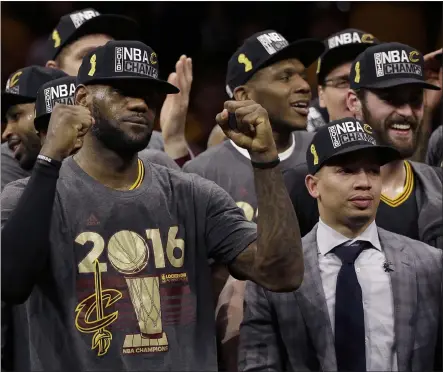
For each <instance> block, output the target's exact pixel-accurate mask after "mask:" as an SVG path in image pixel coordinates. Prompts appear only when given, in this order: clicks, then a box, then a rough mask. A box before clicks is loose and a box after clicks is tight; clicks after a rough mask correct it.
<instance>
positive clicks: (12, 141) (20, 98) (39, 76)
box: [1, 66, 66, 190]
mask: <svg viewBox="0 0 443 372" xmlns="http://www.w3.org/2000/svg"><path fill="white" fill-rule="evenodd" d="M63 76H66V74H65V73H64V72H62V71H60V70H55V69H50V68H45V67H40V66H29V67H25V68H22V69H20V70H18V71H16V72H14V73H13V74H11V76H10V77H9V79H8V80H7V83H6V89H5V90H4V91H3V92H2V96H1V99H2V121H3V120H4V121H5V122H6V127H5V130H4V132H3V133H2V140H3V141H6V142H5V143H3V144H2V145H1V149H2V150H1V163H2V164H1V165H2V167H1V178H2V180H1V189H2V190H3V188H4V187H5V185H7V184H8V183H9V182H12V181H15V180H17V179H20V178H24V177H28V176H29V174H30V170H31V169H32V167H33V166H34V163H35V160H36V159H37V155H38V153H39V151H40V140H39V138H38V135H37V133H36V131H35V128H34V111H35V100H36V97H37V91H38V89H39V88H40V86H41V85H42V84H44V83H46V82H48V81H50V80H53V79H56V78H59V77H63Z"/></svg>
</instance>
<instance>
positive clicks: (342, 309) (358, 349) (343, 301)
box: [333, 241, 371, 372]
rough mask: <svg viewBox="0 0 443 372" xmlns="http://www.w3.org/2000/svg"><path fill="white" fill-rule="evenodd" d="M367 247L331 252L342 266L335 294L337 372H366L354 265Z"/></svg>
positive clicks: (360, 245) (353, 246)
mask: <svg viewBox="0 0 443 372" xmlns="http://www.w3.org/2000/svg"><path fill="white" fill-rule="evenodd" d="M370 246H371V245H370V243H368V242H364V241H357V242H354V243H353V244H351V245H348V246H344V245H340V246H338V247H336V248H334V250H333V252H334V253H335V254H336V255H337V256H338V257H339V258H340V260H341V262H342V266H341V269H340V271H339V273H338V277H337V287H336V290H335V354H336V357H337V367H338V370H339V371H358V372H360V371H366V353H365V322H364V313H363V300H362V292H361V287H360V284H359V283H358V280H357V274H356V273H355V267H354V262H355V260H356V259H357V257H358V255H359V254H360V253H361V252H362V251H363V250H364V249H365V248H368V247H370Z"/></svg>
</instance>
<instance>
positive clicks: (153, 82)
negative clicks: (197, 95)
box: [79, 76, 180, 94]
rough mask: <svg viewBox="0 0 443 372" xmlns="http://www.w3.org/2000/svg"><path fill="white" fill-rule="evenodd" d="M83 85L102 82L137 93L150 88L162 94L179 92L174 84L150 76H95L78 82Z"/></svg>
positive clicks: (147, 90)
mask: <svg viewBox="0 0 443 372" xmlns="http://www.w3.org/2000/svg"><path fill="white" fill-rule="evenodd" d="M79 84H84V85H92V84H103V85H110V86H112V87H115V88H122V89H125V90H126V91H128V92H131V91H134V92H137V93H143V92H144V91H146V92H150V91H152V89H155V90H156V91H157V92H158V93H163V94H177V93H179V92H180V89H178V88H177V87H176V86H174V85H172V84H170V83H168V82H167V81H164V80H158V79H153V78H150V77H147V76H146V77H144V76H126V77H120V76H113V77H106V78H96V79H92V80H88V81H87V82H84V83H79Z"/></svg>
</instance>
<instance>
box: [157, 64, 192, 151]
mask: <svg viewBox="0 0 443 372" xmlns="http://www.w3.org/2000/svg"><path fill="white" fill-rule="evenodd" d="M192 78H193V77H192V60H191V58H187V57H186V56H185V55H182V56H181V57H180V59H179V60H178V62H177V63H176V65H175V72H173V73H172V74H170V75H169V78H168V82H169V83H171V84H173V85H175V86H176V87H177V88H179V89H180V93H178V94H168V96H167V97H166V100H165V102H164V103H163V107H162V110H161V113H160V127H161V130H162V136H163V140H164V142H165V152H166V153H167V154H168V155H169V156H170V157H171V158H173V159H178V158H180V157H182V156H185V155H187V154H188V147H187V143H186V138H185V125H186V115H187V113H188V107H189V95H190V92H191V85H192Z"/></svg>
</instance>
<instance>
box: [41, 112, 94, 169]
mask: <svg viewBox="0 0 443 372" xmlns="http://www.w3.org/2000/svg"><path fill="white" fill-rule="evenodd" d="M93 122H94V118H93V117H92V116H91V113H90V111H89V110H88V109H87V108H86V107H83V106H71V105H62V104H56V105H55V106H54V109H53V111H52V114H51V120H50V121H49V126H48V132H47V135H46V139H45V143H44V144H43V147H42V149H41V151H40V153H41V154H42V155H46V156H48V157H50V158H51V159H54V160H58V161H62V160H63V159H65V158H66V157H68V156H69V155H70V154H71V153H72V151H73V150H74V149H76V148H80V147H82V145H83V138H84V136H85V134H86V133H87V132H88V130H89V128H90V127H91V125H92V124H93Z"/></svg>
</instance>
